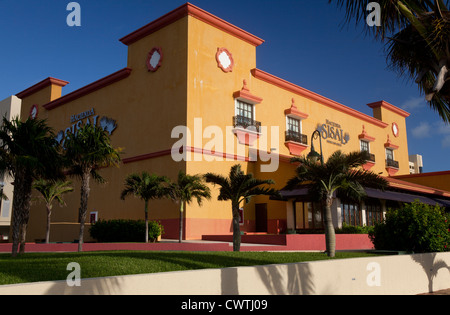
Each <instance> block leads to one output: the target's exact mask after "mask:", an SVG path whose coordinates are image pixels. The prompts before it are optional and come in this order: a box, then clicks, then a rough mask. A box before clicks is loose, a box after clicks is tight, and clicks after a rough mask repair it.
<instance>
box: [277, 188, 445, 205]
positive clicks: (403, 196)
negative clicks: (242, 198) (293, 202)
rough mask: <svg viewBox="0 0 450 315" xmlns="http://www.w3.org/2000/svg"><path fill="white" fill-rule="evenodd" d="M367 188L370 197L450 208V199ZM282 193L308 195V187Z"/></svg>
mask: <svg viewBox="0 0 450 315" xmlns="http://www.w3.org/2000/svg"><path fill="white" fill-rule="evenodd" d="M365 190H366V193H367V196H368V197H370V198H375V199H383V200H392V201H399V202H405V203H412V202H414V201H416V200H418V201H420V202H422V203H425V204H428V205H432V206H435V205H436V204H438V205H439V206H441V207H446V208H450V200H445V199H439V198H431V197H426V196H420V195H413V194H408V193H403V192H396V191H381V190H378V189H373V188H365ZM280 195H281V200H288V199H293V198H300V197H305V196H308V188H307V187H302V188H296V189H293V190H287V189H283V190H281V191H280ZM271 199H273V198H271ZM278 200H279V199H278Z"/></svg>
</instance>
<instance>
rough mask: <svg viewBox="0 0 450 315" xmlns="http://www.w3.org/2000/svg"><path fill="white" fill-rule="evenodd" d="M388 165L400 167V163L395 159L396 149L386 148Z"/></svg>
mask: <svg viewBox="0 0 450 315" xmlns="http://www.w3.org/2000/svg"><path fill="white" fill-rule="evenodd" d="M386 167H389V168H394V169H395V168H397V169H398V168H399V164H398V162H397V161H395V160H394V150H392V149H390V148H386Z"/></svg>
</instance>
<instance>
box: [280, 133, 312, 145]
mask: <svg viewBox="0 0 450 315" xmlns="http://www.w3.org/2000/svg"><path fill="white" fill-rule="evenodd" d="M285 141H293V142H297V143H301V144H304V145H308V136H306V135H302V134H301V133H299V132H295V131H292V130H288V131H286V138H285Z"/></svg>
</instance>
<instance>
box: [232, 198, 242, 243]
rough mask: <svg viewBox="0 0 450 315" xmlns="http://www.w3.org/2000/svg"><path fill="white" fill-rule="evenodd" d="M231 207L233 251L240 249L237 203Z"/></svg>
mask: <svg viewBox="0 0 450 315" xmlns="http://www.w3.org/2000/svg"><path fill="white" fill-rule="evenodd" d="M232 208H233V251H235V252H239V251H240V250H241V228H240V226H239V204H234V203H233V205H232Z"/></svg>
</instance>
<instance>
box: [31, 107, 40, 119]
mask: <svg viewBox="0 0 450 315" xmlns="http://www.w3.org/2000/svg"><path fill="white" fill-rule="evenodd" d="M38 114H39V107H38V106H37V105H33V106H31V109H30V117H31V119H36V118H37V116H38Z"/></svg>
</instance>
